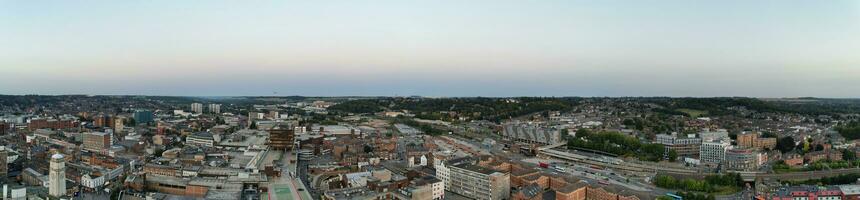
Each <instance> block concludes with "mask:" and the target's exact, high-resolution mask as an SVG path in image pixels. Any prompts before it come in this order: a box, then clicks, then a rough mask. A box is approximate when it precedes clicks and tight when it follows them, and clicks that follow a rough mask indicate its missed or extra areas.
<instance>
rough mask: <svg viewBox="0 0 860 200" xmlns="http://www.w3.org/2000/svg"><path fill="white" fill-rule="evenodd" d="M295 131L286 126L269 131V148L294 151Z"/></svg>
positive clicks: (275, 127) (281, 125) (278, 126)
mask: <svg viewBox="0 0 860 200" xmlns="http://www.w3.org/2000/svg"><path fill="white" fill-rule="evenodd" d="M294 131H295V130H294V129H293V128H292V127H291V126H289V125H284V124H279V125H276V126H274V127H272V128H271V129H269V147H272V149H275V150H292V149H293V142H295V141H294V138H295V132H294Z"/></svg>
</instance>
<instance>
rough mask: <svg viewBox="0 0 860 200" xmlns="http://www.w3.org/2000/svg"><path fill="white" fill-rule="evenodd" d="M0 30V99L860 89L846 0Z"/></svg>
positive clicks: (186, 14)
mask: <svg viewBox="0 0 860 200" xmlns="http://www.w3.org/2000/svg"><path fill="white" fill-rule="evenodd" d="M0 27H2V29H0V44H2V45H0V72H2V74H3V75H4V78H2V79H0V94H47V95H55V94H94V95H168V96H270V95H277V96H287V95H302V96H394V95H397V96H409V95H421V96H451V97H455V96H671V97H687V96H690V97H713V96H749V97H833V98H858V97H860V96H858V94H857V93H856V91H860V84H858V81H857V80H860V56H856V55H857V53H856V52H860V2H857V1H827V2H804V1H757V2H747V1H715V2H686V1H654V2H637V1H635V2H621V1H619V2H586V1H541V2H528V3H526V2H517V1H471V2H438V1H409V2H402V1H387V2H384V3H382V2H380V3H377V4H361V3H358V2H351V1H335V2H326V3H322V2H294V1H284V2H255V4H250V3H247V2H228V1H207V2H206V3H205V4H204V3H201V2H168V1H146V2H127V1H122V2H110V1H109V2H99V3H80V2H51V3H45V2H25V1H16V2H12V1H6V2H0Z"/></svg>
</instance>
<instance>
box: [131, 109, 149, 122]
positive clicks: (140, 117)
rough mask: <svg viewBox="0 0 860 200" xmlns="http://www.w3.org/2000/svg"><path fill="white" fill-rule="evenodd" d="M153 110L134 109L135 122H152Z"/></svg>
mask: <svg viewBox="0 0 860 200" xmlns="http://www.w3.org/2000/svg"><path fill="white" fill-rule="evenodd" d="M152 116H153V114H152V111H150V110H136V111H134V122H136V123H138V124H146V123H150V122H152V121H153V120H152Z"/></svg>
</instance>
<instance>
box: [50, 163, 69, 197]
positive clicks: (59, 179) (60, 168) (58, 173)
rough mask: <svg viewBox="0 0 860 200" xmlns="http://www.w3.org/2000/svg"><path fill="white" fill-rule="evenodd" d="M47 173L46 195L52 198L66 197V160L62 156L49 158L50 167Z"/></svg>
mask: <svg viewBox="0 0 860 200" xmlns="http://www.w3.org/2000/svg"><path fill="white" fill-rule="evenodd" d="M48 173H49V174H48V180H49V183H48V194H49V195H51V196H54V197H61V196H64V195H66V160H65V159H64V157H63V154H54V155H53V156H51V166H50V170H49V172H48Z"/></svg>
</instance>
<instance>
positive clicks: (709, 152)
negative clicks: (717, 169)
mask: <svg viewBox="0 0 860 200" xmlns="http://www.w3.org/2000/svg"><path fill="white" fill-rule="evenodd" d="M730 148H731V143H729V142H728V141H726V140H711V141H707V142H702V146H701V147H700V148H699V160H701V162H702V164H708V165H719V164H720V163H722V162H723V160H724V159H725V158H726V150H729V149H730Z"/></svg>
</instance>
